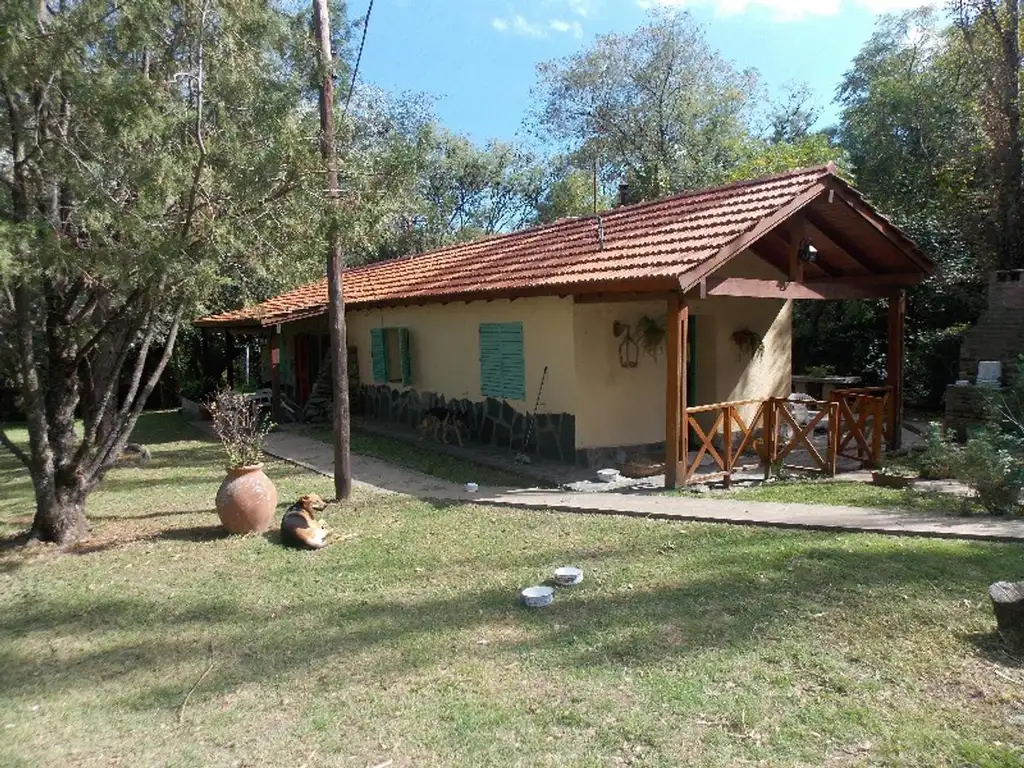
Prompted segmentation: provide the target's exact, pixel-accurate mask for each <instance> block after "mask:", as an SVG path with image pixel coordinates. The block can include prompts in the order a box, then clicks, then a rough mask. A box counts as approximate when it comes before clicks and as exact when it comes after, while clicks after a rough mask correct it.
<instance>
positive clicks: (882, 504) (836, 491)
mask: <svg viewBox="0 0 1024 768" xmlns="http://www.w3.org/2000/svg"><path fill="white" fill-rule="evenodd" d="M727 497H728V498H730V499H738V500H741V501H777V502H781V503H785V504H830V505H836V506H847V507H872V508H875V509H902V510H906V511H912V512H913V511H916V512H927V513H929V514H934V515H961V514H963V513H964V510H965V507H964V505H965V504H966V505H967V507H966V511H967V512H970V513H972V514H987V513H986V512H985V511H984V510H983V509H982V508H981V506H980V505H978V504H976V503H974V502H972V501H970V500H967V499H962V498H960V497H957V496H951V495H950V494H946V493H924V492H922V491H916V490H914V489H912V488H906V489H897V488H883V487H881V486H877V485H871V484H870V483H853V482H844V481H823V480H817V481H814V480H811V481H803V482H801V481H786V482H778V483H768V484H766V485H759V486H757V487H754V488H742V489H737V490H735V491H729V492H728V494H727Z"/></svg>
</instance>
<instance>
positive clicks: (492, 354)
mask: <svg viewBox="0 0 1024 768" xmlns="http://www.w3.org/2000/svg"><path fill="white" fill-rule="evenodd" d="M480 390H481V392H482V393H483V394H484V395H487V396H488V397H502V398H507V399H509V400H525V399H526V368H525V364H524V361H523V324H522V323H481V324H480Z"/></svg>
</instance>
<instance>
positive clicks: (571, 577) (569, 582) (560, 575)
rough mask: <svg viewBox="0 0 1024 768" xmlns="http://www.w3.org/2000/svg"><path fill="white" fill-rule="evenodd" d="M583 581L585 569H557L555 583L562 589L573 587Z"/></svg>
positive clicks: (571, 567)
mask: <svg viewBox="0 0 1024 768" xmlns="http://www.w3.org/2000/svg"><path fill="white" fill-rule="evenodd" d="M581 581H583V569H582V568H576V567H575V566H571V565H566V566H563V567H562V568H555V583H556V584H558V586H560V587H571V586H573V585H575V584H579V583H580V582H581Z"/></svg>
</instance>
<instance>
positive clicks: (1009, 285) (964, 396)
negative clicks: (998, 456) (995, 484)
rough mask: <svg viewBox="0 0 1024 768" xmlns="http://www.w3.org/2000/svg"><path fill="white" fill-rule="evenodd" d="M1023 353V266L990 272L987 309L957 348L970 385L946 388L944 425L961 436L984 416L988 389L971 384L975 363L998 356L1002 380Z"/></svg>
mask: <svg viewBox="0 0 1024 768" xmlns="http://www.w3.org/2000/svg"><path fill="white" fill-rule="evenodd" d="M1022 354H1024V270H1019V269H1018V270H1007V271H1002V272H993V273H992V275H991V277H990V278H989V284H988V309H986V310H985V312H984V313H983V314H982V316H981V318H980V319H979V320H978V323H977V325H975V326H974V327H973V328H971V330H970V331H968V332H967V335H966V336H965V337H964V343H963V346H962V347H961V350H960V375H959V378H960V379H961V380H962V381H968V382H970V386H955V385H954V386H950V387H949V388H948V389H947V390H946V425H947V426H948V427H950V428H951V429H953V430H954V431H955V432H956V433H957V434H958V435H959V436H960V437H961V438H962V437H963V436H964V435H965V432H966V429H967V427H968V426H969V425H971V424H977V423H979V422H981V421H982V420H983V418H984V407H985V400H986V397H987V396H989V395H990V394H991V393H992V390H991V389H985V388H979V387H976V386H974V384H975V383H976V378H977V375H978V363H980V362H981V361H983V360H998V361H999V362H1000V363H1002V366H1003V383H1004V384H1005V383H1006V382H1007V377H1008V376H1012V375H1013V374H1014V372H1015V371H1016V367H1017V360H1018V359H1019V357H1020V356H1021V355H1022Z"/></svg>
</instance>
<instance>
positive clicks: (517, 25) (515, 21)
mask: <svg viewBox="0 0 1024 768" xmlns="http://www.w3.org/2000/svg"><path fill="white" fill-rule="evenodd" d="M512 30H513V31H514V32H515V33H516V34H517V35H526V36H527V37H544V28H543V27H541V26H540V25H539V24H534V23H533V22H530V21H527V20H526V19H525V18H524V17H522V16H520V15H519V14H518V13H517V14H515V15H514V16H513V17H512Z"/></svg>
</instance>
